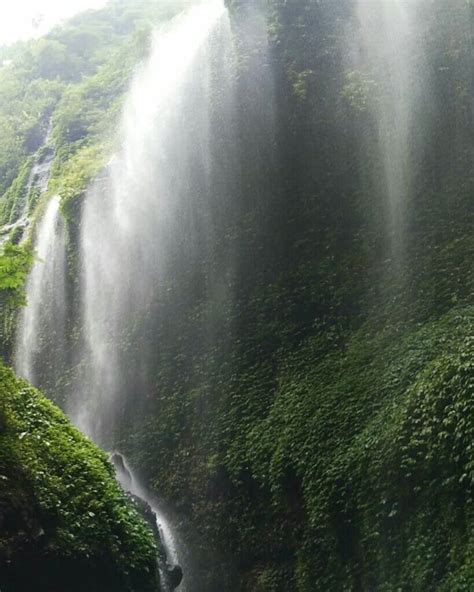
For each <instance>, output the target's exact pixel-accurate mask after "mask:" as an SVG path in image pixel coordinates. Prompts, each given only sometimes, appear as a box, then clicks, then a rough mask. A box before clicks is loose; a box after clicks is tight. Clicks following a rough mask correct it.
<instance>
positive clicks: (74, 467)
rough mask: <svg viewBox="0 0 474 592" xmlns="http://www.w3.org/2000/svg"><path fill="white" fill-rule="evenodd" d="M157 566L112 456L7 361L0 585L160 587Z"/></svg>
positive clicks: (1, 370)
mask: <svg viewBox="0 0 474 592" xmlns="http://www.w3.org/2000/svg"><path fill="white" fill-rule="evenodd" d="M155 566H156V547H155V544H154V540H153V534H152V532H151V531H150V529H149V528H148V526H147V525H146V524H145V522H144V520H143V519H142V518H141V517H140V516H139V514H138V513H137V509H136V508H135V507H134V505H133V502H132V501H131V500H130V499H129V498H128V497H126V496H125V494H124V493H123V492H122V491H121V489H120V487H119V486H118V484H117V483H116V481H115V479H114V470H113V468H112V466H111V465H110V463H109V462H108V460H107V458H106V456H105V454H104V453H102V452H101V451H100V450H99V449H98V448H97V447H96V446H95V445H94V444H92V442H90V441H89V440H88V439H87V438H85V437H84V436H82V435H81V434H80V433H79V431H78V430H76V429H75V428H74V427H73V426H72V425H71V424H70V423H69V421H68V419H67V418H66V417H65V415H64V414H63V413H62V412H61V411H60V410H59V409H58V408H56V407H55V406H54V405H53V404H52V403H51V402H49V401H48V400H47V399H46V398H45V397H43V395H42V394H41V393H39V392H38V391H37V390H35V389H33V388H31V387H30V386H29V385H28V384H27V383H26V382H24V381H23V380H20V379H18V378H16V377H15V376H14V374H13V372H11V371H10V370H9V369H7V368H5V367H4V366H1V367H0V587H1V589H2V591H5V592H9V591H10V592H21V591H23V590H24V591H25V592H26V591H27V590H28V591H29V590H32V589H35V590H45V591H46V590H47V591H48V592H53V591H57V592H59V591H61V592H63V591H64V590H68V591H69V592H72V591H77V592H79V591H81V592H82V591H83V592H93V591H99V590H100V592H104V591H107V590H110V591H112V590H113V591H114V592H118V591H124V592H125V591H132V590H134V591H140V592H145V591H152V590H153V591H156V590H157V589H159V583H158V575H157V573H156V567H155Z"/></svg>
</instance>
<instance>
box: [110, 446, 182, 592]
mask: <svg viewBox="0 0 474 592" xmlns="http://www.w3.org/2000/svg"><path fill="white" fill-rule="evenodd" d="M111 460H112V462H113V464H114V466H115V471H116V475H117V480H118V482H119V483H120V485H121V487H122V489H123V490H124V491H126V492H128V493H129V494H131V495H132V496H135V497H136V498H138V499H139V500H145V501H146V502H147V503H148V504H149V505H150V509H151V511H152V512H153V514H154V516H153V519H154V521H155V522H156V528H157V529H158V532H159V536H160V539H161V541H162V544H163V547H164V549H165V553H166V557H159V558H158V566H159V570H160V576H161V582H162V586H164V588H165V592H168V590H170V589H174V586H172V585H171V582H170V581H169V579H170V575H169V570H170V569H173V567H174V568H175V569H176V566H178V565H180V569H181V568H183V567H184V571H185V573H186V567H185V566H183V565H182V557H180V553H179V552H178V544H177V541H176V538H175V536H174V534H173V529H172V527H171V524H170V522H169V520H168V518H167V517H166V516H165V514H164V512H163V510H162V509H161V508H160V507H159V506H158V504H156V503H154V501H153V500H150V499H149V495H148V492H147V491H146V489H145V487H144V486H143V484H142V483H141V482H140V480H139V479H138V478H137V477H136V476H135V474H134V472H133V471H132V469H131V467H130V466H129V464H128V462H127V460H126V459H125V457H124V456H123V455H122V454H120V453H118V452H114V453H113V454H112V455H111ZM179 589H180V590H181V592H185V591H186V585H185V584H182V585H181V586H180V588H179Z"/></svg>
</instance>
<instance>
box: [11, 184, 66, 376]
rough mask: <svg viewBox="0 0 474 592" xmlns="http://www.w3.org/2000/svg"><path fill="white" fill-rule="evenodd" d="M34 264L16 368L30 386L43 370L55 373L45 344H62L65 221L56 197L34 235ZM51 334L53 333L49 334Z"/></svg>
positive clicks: (47, 206) (63, 333)
mask: <svg viewBox="0 0 474 592" xmlns="http://www.w3.org/2000/svg"><path fill="white" fill-rule="evenodd" d="M35 235H36V242H35V251H36V261H35V263H34V265H33V269H32V270H31V272H30V275H29V278H28V282H27V285H26V295H27V299H28V306H26V307H25V308H24V309H23V310H22V313H21V315H20V320H19V329H18V333H17V340H16V351H15V369H16V371H17V372H18V374H19V375H20V376H22V377H24V378H26V379H27V380H29V381H30V382H31V383H32V384H35V385H37V384H38V383H39V382H40V379H39V374H40V373H42V371H43V367H45V366H46V367H48V368H50V369H51V370H52V372H53V373H55V364H56V362H57V360H53V359H51V357H50V354H51V353H52V352H51V351H50V350H49V347H48V341H49V340H51V341H54V342H55V343H56V344H58V345H64V338H65V330H66V327H65V301H66V298H65V271H66V248H65V244H66V243H65V227H64V220H63V218H62V216H61V214H60V211H59V197H58V196H57V195H56V196H54V197H52V198H51V200H50V201H49V202H48V204H47V205H46V208H45V211H44V213H43V216H42V218H41V220H40V222H39V224H38V226H37V229H36V232H35ZM52 332H53V333H52Z"/></svg>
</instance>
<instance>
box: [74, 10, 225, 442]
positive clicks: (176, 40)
mask: <svg viewBox="0 0 474 592" xmlns="http://www.w3.org/2000/svg"><path fill="white" fill-rule="evenodd" d="M225 14H226V12H225V8H224V6H223V3H222V2H220V1H215V2H213V1H211V2H208V3H206V4H203V5H198V6H195V7H193V8H191V9H190V10H189V11H187V12H186V13H184V14H183V15H180V16H179V17H176V18H175V19H173V21H172V22H171V24H169V25H167V26H166V27H164V28H162V29H160V30H159V31H158V32H157V33H156V35H155V38H154V42H153V47H152V51H151V55H150V58H149V59H148V61H147V62H146V63H145V64H144V65H143V67H142V68H141V69H140V70H139V72H138V73H137V75H136V77H135V79H134V82H133V84H132V88H131V91H130V93H129V96H128V98H127V100H126V103H125V108H124V112H123V118H122V128H121V134H120V135H121V146H122V148H121V150H120V151H119V152H118V153H117V154H116V155H115V156H114V158H113V159H112V160H111V162H110V163H109V166H108V171H107V176H106V179H105V180H103V181H102V182H98V183H97V184H96V185H95V186H94V187H92V188H91V190H90V191H89V194H88V196H87V199H86V203H85V207H84V211H83V221H82V228H83V231H82V236H81V250H82V252H81V259H82V261H83V273H82V275H83V277H82V281H81V285H82V286H83V295H82V301H83V317H84V321H83V326H84V335H85V344H84V348H85V358H86V359H87V358H88V359H89V360H90V364H89V366H88V372H87V374H88V377H87V380H86V382H85V383H84V385H83V391H82V392H80V393H78V394H77V397H76V400H75V401H74V402H72V404H71V407H70V409H69V411H70V414H71V416H72V417H73V420H74V421H75V422H76V423H77V425H78V426H79V427H80V428H81V429H82V430H83V431H84V432H86V433H87V434H89V435H90V436H91V437H93V438H95V439H99V440H100V439H101V437H102V436H103V435H104V434H105V435H107V434H110V429H111V424H113V422H114V416H116V414H117V413H118V412H119V407H120V392H121V388H122V387H123V384H122V373H121V360H120V355H121V348H122V351H123V347H124V344H125V343H126V341H127V339H128V338H129V333H130V330H131V328H133V326H134V323H135V322H137V320H138V319H140V317H141V316H142V315H143V313H144V311H146V310H148V309H149V308H150V306H151V303H152V302H154V301H156V290H157V286H158V285H159V283H160V278H161V277H162V275H163V272H164V269H165V267H166V263H167V259H166V257H167V253H169V248H167V246H168V244H169V239H170V236H171V234H172V233H173V232H176V233H179V232H181V233H186V232H188V234H189V229H186V228H183V225H182V223H181V227H180V219H179V217H180V211H182V209H183V204H184V203H187V202H189V201H192V200H193V199H195V198H196V195H195V192H196V186H197V185H198V182H196V181H195V179H192V173H191V172H190V169H191V168H193V167H194V168H193V170H194V169H195V168H196V164H195V163H194V161H195V160H196V159H197V160H199V161H200V162H199V164H198V166H197V169H198V170H199V174H200V175H204V176H205V175H206V170H207V161H208V156H207V155H208V153H209V146H208V144H209V137H208V124H209V123H208V114H207V109H208V101H207V100H206V99H207V97H206V96H205V93H206V89H207V86H206V85H208V74H209V73H208V71H207V67H208V62H207V60H206V59H205V55H204V54H205V53H206V44H207V42H208V40H209V37H210V35H211V33H212V32H213V31H214V30H215V29H216V28H217V26H218V23H219V22H220V21H222V19H223V16H224V15H225ZM229 36H230V33H229ZM192 129H194V130H195V131H194V134H195V137H197V138H198V140H197V141H198V142H199V144H198V145H195V144H192V143H191V141H190V137H191V136H190V134H191V133H192V132H190V130H192ZM181 222H182V221H181ZM138 347H139V346H138ZM139 374H140V369H139V368H137V369H136V376H137V380H138V377H139Z"/></svg>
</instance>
